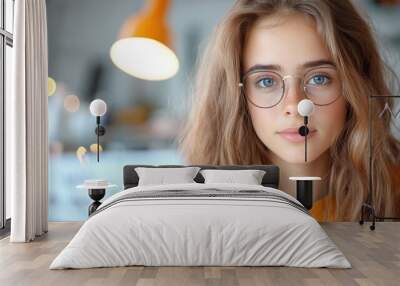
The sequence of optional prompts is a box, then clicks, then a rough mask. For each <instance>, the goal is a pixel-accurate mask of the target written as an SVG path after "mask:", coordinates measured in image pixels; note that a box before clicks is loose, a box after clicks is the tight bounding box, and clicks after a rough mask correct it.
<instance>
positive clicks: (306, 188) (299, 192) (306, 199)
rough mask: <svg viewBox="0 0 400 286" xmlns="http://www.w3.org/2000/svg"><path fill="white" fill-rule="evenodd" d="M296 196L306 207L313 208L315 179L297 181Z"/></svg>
mask: <svg viewBox="0 0 400 286" xmlns="http://www.w3.org/2000/svg"><path fill="white" fill-rule="evenodd" d="M296 198H297V200H298V201H299V202H301V203H302V204H303V205H304V207H305V208H306V209H308V210H311V208H312V206H313V181H309V180H298V181H296Z"/></svg>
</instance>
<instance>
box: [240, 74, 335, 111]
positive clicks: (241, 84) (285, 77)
mask: <svg viewBox="0 0 400 286" xmlns="http://www.w3.org/2000/svg"><path fill="white" fill-rule="evenodd" d="M318 68H323V67H318ZM325 68H326V67H325ZM329 68H330V67H329ZM315 69H317V68H315ZM315 69H312V70H310V71H308V72H307V73H306V75H307V74H309V73H311V72H312V71H313V70H315ZM262 71H267V70H262V69H257V70H252V71H250V72H247V73H246V74H245V75H244V76H243V77H242V80H241V82H239V87H240V91H241V94H243V95H244V96H245V98H246V99H247V100H248V101H249V102H250V103H251V104H253V105H254V106H256V107H258V108H265V109H269V108H273V107H275V106H277V105H279V103H281V101H282V99H283V98H284V97H285V93H286V85H285V80H286V79H288V78H298V79H300V82H301V86H302V92H303V94H304V97H305V98H307V99H309V100H311V99H310V98H309V97H308V95H307V87H306V86H305V84H304V79H305V77H306V76H303V77H300V76H294V75H285V76H282V75H281V74H279V73H277V72H274V71H269V70H268V71H267V72H269V73H273V74H275V75H277V76H278V77H279V78H281V80H282V87H281V89H282V95H281V97H280V99H279V101H278V102H277V103H275V104H274V105H272V106H267V107H266V106H260V105H258V104H256V103H254V102H253V101H251V100H250V98H249V97H248V96H246V93H245V92H244V81H245V80H246V78H247V77H249V76H250V75H252V74H254V73H259V72H262ZM341 89H342V87H341ZM340 94H341V93H338V95H337V96H336V98H335V99H334V100H333V101H331V102H329V103H325V104H317V103H315V102H313V103H314V104H315V105H317V106H327V105H330V104H332V103H334V102H335V101H336V100H338V99H339V97H340ZM311 101H312V100H311Z"/></svg>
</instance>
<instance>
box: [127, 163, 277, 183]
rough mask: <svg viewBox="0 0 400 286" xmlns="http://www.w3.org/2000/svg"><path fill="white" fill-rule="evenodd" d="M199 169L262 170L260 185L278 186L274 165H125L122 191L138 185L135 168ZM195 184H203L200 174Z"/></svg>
mask: <svg viewBox="0 0 400 286" xmlns="http://www.w3.org/2000/svg"><path fill="white" fill-rule="evenodd" d="M192 166H195V167H200V168H201V169H220V170H246V169H256V170H264V171H265V172H266V173H265V175H264V177H263V179H262V185H263V186H265V187H271V188H275V189H277V188H278V185H279V168H278V166H274V165H225V166H215V165H187V166H186V165H159V166H154V165H126V166H124V189H128V188H133V187H136V186H137V185H138V182H139V177H138V175H137V173H136V171H135V168H136V167H147V168H182V167H192ZM194 180H195V181H196V182H197V183H204V178H203V176H202V175H201V174H200V172H199V173H198V174H197V176H196V177H195V178H194Z"/></svg>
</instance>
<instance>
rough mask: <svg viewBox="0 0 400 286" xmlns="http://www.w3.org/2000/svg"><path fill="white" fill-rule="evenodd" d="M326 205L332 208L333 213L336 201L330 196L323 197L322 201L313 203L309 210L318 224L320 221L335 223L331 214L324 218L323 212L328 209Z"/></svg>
mask: <svg viewBox="0 0 400 286" xmlns="http://www.w3.org/2000/svg"><path fill="white" fill-rule="evenodd" d="M328 205H331V206H332V210H333V213H334V211H335V210H336V201H335V199H334V198H333V197H331V196H325V197H323V198H322V199H320V200H318V201H316V202H314V203H313V207H312V209H311V210H310V213H311V215H312V216H313V217H314V218H315V219H316V220H317V221H319V222H322V221H335V220H336V217H335V216H334V214H333V213H331V214H329V216H328V217H327V218H326V217H325V216H324V210H326V209H327V208H328Z"/></svg>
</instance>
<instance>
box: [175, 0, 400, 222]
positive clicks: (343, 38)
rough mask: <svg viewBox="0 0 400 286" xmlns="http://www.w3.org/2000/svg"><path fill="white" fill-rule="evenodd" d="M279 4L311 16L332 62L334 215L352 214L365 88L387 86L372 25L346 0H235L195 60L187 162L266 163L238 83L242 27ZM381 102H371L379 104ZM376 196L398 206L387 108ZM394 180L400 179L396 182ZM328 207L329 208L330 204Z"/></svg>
mask: <svg viewBox="0 0 400 286" xmlns="http://www.w3.org/2000/svg"><path fill="white" fill-rule="evenodd" d="M281 11H289V12H298V13H303V14H305V15H307V16H311V17H312V18H313V19H314V20H315V22H316V23H317V29H318V32H319V33H320V35H321V37H322V39H323V40H324V42H325V44H326V47H327V48H328V49H329V51H330V53H331V55H332V58H333V60H334V62H335V64H336V66H337V69H338V72H339V74H340V76H341V79H342V81H343V96H344V97H345V99H346V101H347V105H348V108H347V109H348V112H347V117H346V123H345V127H344V128H343V130H342V133H341V134H340V135H339V136H338V138H337V140H336V142H335V143H334V145H333V146H332V147H331V150H330V151H331V158H332V162H331V171H330V174H329V176H328V177H329V178H328V186H329V194H330V195H331V196H332V197H333V198H335V200H336V207H335V216H336V218H337V219H338V220H355V219H357V217H358V215H359V214H360V209H361V205H362V203H363V202H364V201H365V200H366V198H367V193H368V172H369V169H368V166H369V165H368V163H369V160H368V134H369V133H368V108H369V101H368V98H369V96H370V95H387V94H389V93H390V91H389V88H388V83H387V82H385V79H384V75H385V74H387V72H389V71H390V70H389V69H388V68H387V67H386V65H385V64H384V62H383V61H382V59H381V57H380V55H379V53H378V50H377V45H376V43H375V40H374V38H373V36H372V32H371V28H370V27H369V25H368V24H367V22H366V21H365V20H364V19H363V18H362V17H361V16H360V15H359V13H358V12H357V10H356V9H355V8H354V6H353V5H352V4H351V2H350V1H348V0H340V1H337V0H237V1H236V3H235V4H234V6H233V7H232V9H231V10H230V11H229V13H228V14H227V16H226V17H225V18H224V19H223V20H222V22H221V23H220V24H219V25H218V27H217V29H216V30H215V32H214V34H213V37H212V39H211V41H210V42H209V44H208V46H207V47H206V50H205V52H204V55H203V58H202V59H201V61H200V66H199V69H198V73H197V77H196V82H195V86H194V93H193V95H194V96H193V100H194V101H193V102H192V105H193V108H192V111H191V112H190V114H189V118H188V120H187V124H186V126H185V128H184V130H183V133H182V136H181V138H180V147H181V149H182V152H183V154H184V155H185V157H186V158H187V160H188V161H189V162H190V163H192V164H215V165H222V164H270V163H271V162H270V161H269V159H268V151H269V150H268V149H267V147H266V146H265V145H264V144H263V143H262V142H261V140H260V139H259V138H258V137H257V135H256V133H255V131H254V129H253V125H252V122H251V118H250V115H249V112H248V109H247V103H246V99H245V98H244V96H243V95H242V94H241V93H240V89H239V88H238V83H239V82H240V81H241V72H242V51H243V46H244V42H245V39H246V35H247V34H248V32H249V30H250V29H251V27H252V26H253V25H254V23H255V22H256V21H257V20H258V19H260V18H261V17H266V16H269V15H273V14H275V13H278V12H281ZM385 102H388V103H389V105H390V106H391V107H392V105H393V102H392V101H390V100H387V101H384V100H380V101H376V102H374V106H375V107H374V108H376V109H377V110H382V109H383V107H384V104H385ZM373 128H374V129H373V130H374V133H373V134H374V137H373V140H374V144H373V145H374V146H375V147H374V149H373V152H372V153H373V156H372V161H373V166H374V168H373V174H374V176H373V178H374V179H373V196H374V203H375V207H376V209H377V210H378V213H379V214H381V215H383V214H385V215H389V214H390V215H392V214H393V213H394V211H395V209H394V207H395V203H394V200H395V197H394V191H395V187H396V186H395V183H394V173H393V172H394V171H393V166H394V165H395V164H396V163H398V162H399V156H400V155H399V154H400V151H399V150H400V147H399V143H398V142H397V141H396V139H395V138H394V137H393V136H392V135H391V133H390V116H384V117H383V119H382V120H375V121H374V124H373ZM397 187H399V186H397ZM332 211H333V209H332V208H327V210H326V214H325V215H326V216H328V215H329V214H328V213H329V212H332Z"/></svg>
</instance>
